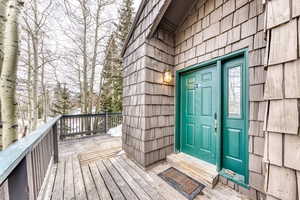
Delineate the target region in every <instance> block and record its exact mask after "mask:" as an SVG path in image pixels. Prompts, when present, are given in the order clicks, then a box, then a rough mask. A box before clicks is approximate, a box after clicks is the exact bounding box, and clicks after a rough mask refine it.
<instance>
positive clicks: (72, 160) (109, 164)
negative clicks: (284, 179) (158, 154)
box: [44, 137, 245, 200]
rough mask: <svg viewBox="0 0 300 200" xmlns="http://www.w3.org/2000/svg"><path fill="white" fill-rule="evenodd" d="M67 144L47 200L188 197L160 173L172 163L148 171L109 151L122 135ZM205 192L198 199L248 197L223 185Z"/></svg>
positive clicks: (54, 170)
mask: <svg viewBox="0 0 300 200" xmlns="http://www.w3.org/2000/svg"><path fill="white" fill-rule="evenodd" d="M118 143H119V145H118ZM110 144H113V145H110ZM64 145H65V146H64ZM64 145H61V146H60V151H62V152H63V153H62V154H63V156H61V157H60V161H59V163H58V164H55V165H53V168H52V171H51V175H50V178H49V182H48V186H47V187H46V191H45V195H44V197H45V198H44V199H46V200H56V199H59V200H187V199H186V198H185V197H184V196H183V195H182V194H180V193H179V192H178V191H176V190H175V189H174V188H173V187H171V186H170V185H168V184H167V183H166V182H165V181H163V180H162V179H161V178H160V177H159V176H158V174H159V173H160V172H162V171H163V170H165V169H167V168H169V167H170V164H169V163H168V162H164V163H160V164H158V165H157V166H154V167H153V168H151V169H149V170H144V169H142V168H140V167H139V166H138V165H137V164H136V163H135V162H133V161H132V160H130V159H129V158H127V157H126V155H124V154H123V155H118V154H116V153H114V154H111V153H109V152H111V151H114V149H117V148H118V147H121V141H120V139H119V138H116V139H114V138H109V137H103V138H99V139H95V138H89V139H86V140H82V141H80V144H76V143H74V142H71V143H65V144H64ZM74 152H75V153H74ZM105 152H108V153H107V155H103V154H104V153H105ZM98 153H100V154H101V155H100V154H99V155H98ZM90 155H93V159H89V158H90ZM94 158H95V159H94ZM203 193H204V195H198V196H197V197H196V198H195V200H242V199H245V198H243V197H241V196H240V195H239V194H238V193H237V192H236V191H234V190H233V189H231V188H229V187H228V186H224V185H222V184H218V185H217V186H216V187H215V188H214V189H211V188H208V187H206V188H205V189H204V190H203Z"/></svg>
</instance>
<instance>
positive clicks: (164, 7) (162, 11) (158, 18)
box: [146, 0, 172, 39]
mask: <svg viewBox="0 0 300 200" xmlns="http://www.w3.org/2000/svg"><path fill="white" fill-rule="evenodd" d="M171 2H172V0H165V2H164V4H163V5H162V7H161V9H160V10H159V12H158V15H157V16H156V18H155V19H154V21H153V25H152V26H151V29H150V32H149V34H148V35H147V36H146V38H147V39H150V38H151V37H152V36H153V34H154V33H155V31H156V29H157V27H158V25H159V23H160V22H161V20H162V18H163V16H164V15H165V13H166V11H167V9H168V7H169V5H170V4H171Z"/></svg>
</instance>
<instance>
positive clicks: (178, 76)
mask: <svg viewBox="0 0 300 200" xmlns="http://www.w3.org/2000/svg"><path fill="white" fill-rule="evenodd" d="M238 56H244V66H245V70H243V73H244V74H243V75H244V76H245V84H244V88H243V89H244V90H245V91H246V96H245V99H246V100H247V103H246V107H245V112H246V119H245V130H246V134H247V137H246V138H245V140H246V145H245V148H246V149H245V152H248V145H249V141H248V140H249V138H248V131H249V73H248V62H249V55H248V48H245V49H242V50H239V51H235V52H232V53H230V54H227V55H224V56H221V57H218V58H215V59H212V60H209V61H206V62H202V63H199V64H195V65H192V66H190V67H186V68H184V69H181V70H178V71H176V96H175V112H176V114H175V152H181V144H180V141H181V138H180V132H181V131H180V128H181V127H180V121H181V119H180V92H181V88H180V85H181V74H182V73H184V72H188V71H193V70H196V69H199V68H202V67H206V66H209V65H212V64H215V65H216V66H217V76H218V77H219V78H218V83H217V85H218V87H217V95H218V97H219V98H218V99H217V104H218V106H217V114H218V115H217V116H218V119H217V120H218V122H221V118H222V115H221V109H222V101H221V93H222V89H221V88H222V87H221V86H222V78H221V77H222V68H221V62H222V61H223V60H228V59H230V58H235V57H238ZM221 145H222V143H221V123H218V129H217V137H216V146H217V149H216V160H217V163H216V166H217V171H218V172H221V170H222V166H221V165H222V163H221V155H222V154H221V153H222V152H221V149H222V148H221ZM245 162H246V166H247V167H246V169H245V170H246V172H245V179H244V183H240V182H238V181H235V180H233V181H234V182H236V183H238V184H240V185H242V186H245V187H247V186H248V183H249V154H248V153H247V155H246V160H245ZM221 175H222V174H221ZM227 178H230V177H227Z"/></svg>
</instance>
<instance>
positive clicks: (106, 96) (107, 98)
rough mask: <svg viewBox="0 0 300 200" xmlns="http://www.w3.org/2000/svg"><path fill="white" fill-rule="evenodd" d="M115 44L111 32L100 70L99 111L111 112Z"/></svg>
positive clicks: (115, 55)
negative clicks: (101, 82)
mask: <svg viewBox="0 0 300 200" xmlns="http://www.w3.org/2000/svg"><path fill="white" fill-rule="evenodd" d="M117 53H118V52H117V44H116V39H115V33H114V32H113V33H112V34H111V36H110V38H109V40H108V42H107V44H106V48H105V58H104V65H103V69H102V79H103V85H102V91H101V96H100V107H101V111H108V112H111V111H113V107H112V99H113V97H112V95H113V70H114V69H115V65H116V63H117V62H116V59H117Z"/></svg>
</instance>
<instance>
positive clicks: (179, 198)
mask: <svg viewBox="0 0 300 200" xmlns="http://www.w3.org/2000/svg"><path fill="white" fill-rule="evenodd" d="M122 159H123V160H125V161H126V162H127V163H128V164H129V166H131V167H132V168H134V169H135V170H136V171H137V172H138V173H139V174H140V175H141V176H142V177H143V178H144V179H145V180H146V181H147V182H148V183H149V184H150V185H152V186H153V187H154V188H155V189H156V190H157V191H158V192H159V193H160V194H161V195H162V196H163V197H164V198H165V199H166V200H174V199H176V200H186V198H185V197H184V196H183V195H181V194H180V193H179V192H177V191H176V190H175V189H174V188H172V187H171V186H169V185H168V184H167V183H166V182H164V181H163V180H162V179H161V178H159V177H158V176H157V175H156V174H155V173H153V172H150V171H148V172H147V173H146V172H145V171H143V170H142V169H141V168H139V167H138V166H137V165H136V164H135V163H134V162H133V161H131V160H130V159H126V158H122Z"/></svg>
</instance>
